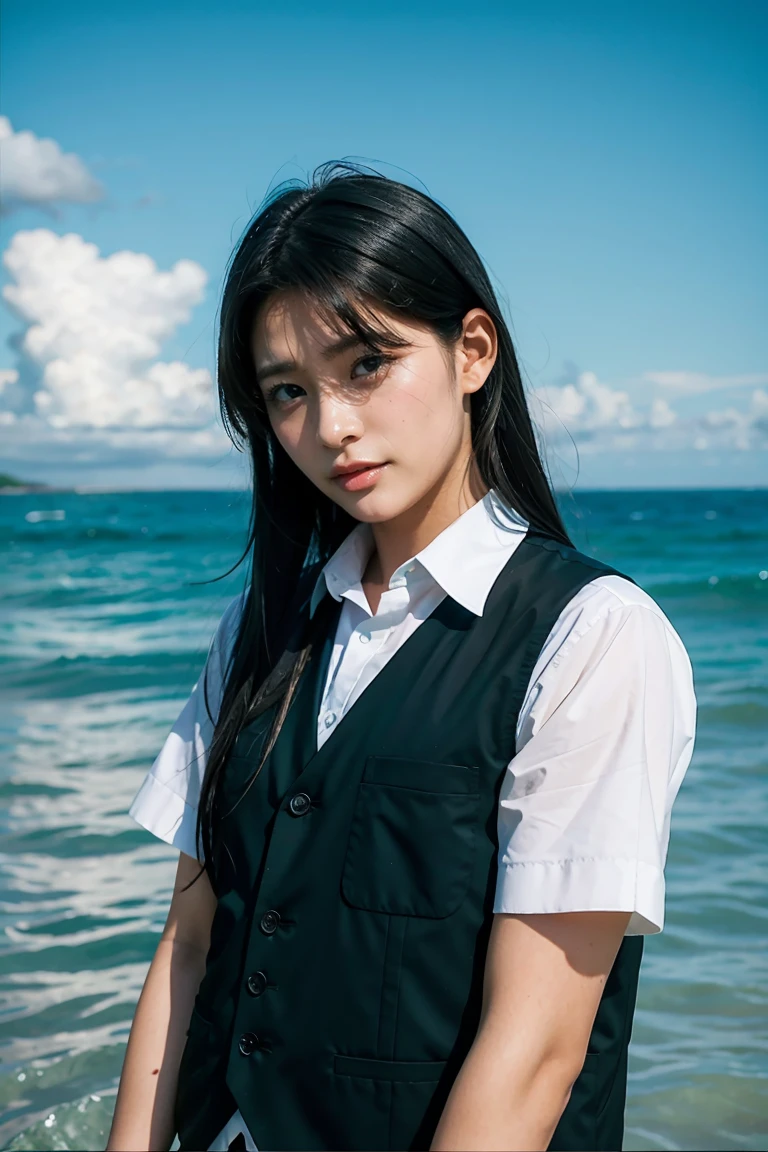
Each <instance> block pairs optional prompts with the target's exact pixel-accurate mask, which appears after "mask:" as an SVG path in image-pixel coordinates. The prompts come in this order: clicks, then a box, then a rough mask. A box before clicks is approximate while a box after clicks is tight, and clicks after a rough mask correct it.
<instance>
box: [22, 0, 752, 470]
mask: <svg viewBox="0 0 768 1152" xmlns="http://www.w3.org/2000/svg"><path fill="white" fill-rule="evenodd" d="M1 30H2V48H1V49H0V53H1V55H0V64H1V65H2V84H1V86H0V99H1V102H2V108H1V111H2V115H3V116H5V117H7V121H8V122H9V124H8V130H9V131H10V132H11V133H12V136H11V138H10V139H11V145H10V146H9V144H8V139H6V140H5V141H3V145H4V146H5V148H8V152H7V155H8V157H9V160H8V161H7V162H5V163H4V165H3V167H4V170H6V171H8V172H10V175H9V176H7V177H6V179H7V181H15V183H13V184H12V186H11V185H10V184H9V188H10V191H9V188H6V198H5V199H6V210H5V213H4V215H3V216H2V218H1V219H0V226H1V227H2V238H1V242H0V247H2V249H3V252H4V256H5V268H4V271H3V276H2V284H3V286H4V290H5V293H6V296H5V306H4V307H3V308H2V309H0V312H2V315H1V316H0V382H3V384H4V386H3V388H2V391H0V455H1V456H2V464H0V467H2V468H3V469H5V470H8V471H11V472H13V473H16V474H18V475H21V476H25V477H28V478H30V479H43V480H47V481H49V482H52V483H58V484H76V485H105V486H107V485H118V486H127V487H134V486H139V487H148V486H154V485H157V486H163V485H166V484H167V485H171V486H205V487H208V486H211V487H219V486H227V485H229V484H231V483H236V482H238V479H239V480H242V478H243V476H244V475H245V473H244V470H243V468H244V465H243V462H242V458H241V457H240V456H238V454H237V453H236V452H235V451H234V449H233V448H232V447H231V446H230V444H229V441H228V440H227V439H226V437H225V436H224V433H223V432H222V431H221V430H220V428H219V427H218V425H216V424H215V423H211V421H212V420H215V417H213V416H212V415H211V411H212V410H210V411H209V409H210V397H211V396H212V390H213V386H212V384H211V383H210V378H209V375H208V374H209V373H211V372H212V370H213V366H214V339H215V322H216V309H217V304H218V298H219V293H220V288H221V283H222V275H223V271H224V267H225V264H226V260H227V258H228V255H229V253H230V250H231V247H232V244H233V243H234V241H235V240H236V238H237V236H238V235H239V233H240V232H241V230H242V229H243V228H244V226H245V224H246V223H247V220H248V218H249V216H250V215H251V213H252V212H253V211H254V210H255V209H256V208H257V207H258V205H259V203H260V201H261V200H262V198H263V196H264V195H265V193H266V192H267V191H268V190H269V189H270V188H271V187H274V185H275V184H277V183H279V182H280V181H282V180H285V179H288V178H291V177H306V176H307V175H308V174H309V173H311V171H312V169H313V168H314V167H315V166H316V165H317V164H319V163H321V162H323V161H325V160H329V159H339V158H342V157H353V158H355V159H359V160H362V161H364V162H366V163H369V164H372V165H374V166H375V167H377V168H378V169H379V170H380V171H382V172H384V173H386V174H387V175H392V176H395V177H397V178H399V179H404V180H406V182H409V183H414V184H416V185H417V186H419V187H422V188H424V189H425V190H426V191H427V192H429V193H430V194H431V195H432V196H434V197H435V198H436V199H438V200H439V201H440V202H441V203H442V204H444V205H445V206H446V207H447V208H448V209H449V210H450V211H451V212H452V213H453V215H454V216H455V217H456V218H457V219H458V221H459V223H460V224H461V225H462V227H463V228H464V230H465V231H466V232H467V234H468V235H469V237H470V239H471V240H472V241H473V243H474V244H475V245H476V247H477V248H478V251H479V252H480V254H481V256H482V257H483V258H484V260H485V262H486V264H487V266H488V267H489V269H490V271H491V274H492V276H493V279H494V281H495V283H496V285H497V286H498V287H499V288H500V291H501V293H502V296H503V298H504V299H505V301H506V308H507V315H508V317H509V318H510V319H511V322H512V332H513V338H514V339H515V340H516V344H517V349H518V353H519V356H520V359H521V364H522V367H523V370H524V375H525V377H526V383H527V385H528V387H529V390H530V392H531V395H532V405H533V409H534V417H535V418H536V419H537V423H538V424H539V426H540V427H541V429H542V435H543V437H544V438H545V441H546V444H547V450H548V454H549V459H550V468H551V472H552V475H553V478H554V480H555V482H556V483H557V484H558V486H572V485H574V484H575V485H576V486H577V487H655V486H682V487H697V486H702V487H717V486H720V485H725V486H734V485H736V486H751V485H761V486H762V485H765V484H766V483H768V334H767V332H766V324H765V315H766V304H767V303H768V291H767V288H768V232H767V230H766V223H765V211H764V206H765V204H766V203H768V155H767V154H766V149H765V143H764V142H765V132H766V120H767V119H768V118H767V117H766V111H767V110H768V78H767V76H766V69H765V64H764V61H765V52H766V47H768V7H767V6H766V5H765V4H764V3H762V2H746V0H741V2H735V3H733V2H732V3H728V4H726V3H712V2H711V0H695V2H687V0H686V2H683V0H678V2H676V0H665V2H664V3H658V2H656V0H646V2H644V3H638V4H634V3H631V2H622V3H597V2H580V0H572V2H570V3H560V2H555V0H536V2H527V0H526V2H515V0H507V2H506V3H503V4H492V3H483V2H482V0H478V2H476V3H473V4H471V5H467V4H466V3H462V4H459V3H454V2H453V0H451V2H448V3H445V2H444V3H440V4H439V5H438V4H427V3H421V4H420V3H410V4H405V3H400V2H396V3H388V4H387V5H386V6H385V7H384V8H382V9H381V10H379V9H378V8H376V7H374V6H363V5H360V4H351V3H347V4H342V3H335V4H334V3H314V4H312V5H304V4H302V3H292V4H291V5H290V6H287V5H276V4H272V5H268V4H265V3H261V2H259V0H256V2H250V3H242V2H237V3H235V2H232V0H220V2H219V3H217V4H214V3H213V2H212V0H209V2H208V3H200V2H196V0H186V2H185V3H170V2H163V0H154V2H152V3H145V2H144V0H132V3H130V4H128V3H124V2H123V0H110V3H109V4H105V3H103V0H101V2H99V3H91V2H81V3H74V2H73V3H68V2H66V0H55V2H40V0H4V3H3V6H2V29H1ZM25 133H32V134H33V138H30V137H26V136H24V135H23V134H25ZM42 140H52V141H55V147H56V148H58V149H60V151H61V153H63V154H65V159H64V160H62V161H61V173H59V176H60V179H59V184H58V186H57V187H58V192H57V191H56V188H53V189H51V188H50V187H49V188H48V190H47V191H46V189H45V188H42V190H41V187H42V186H41V185H40V183H39V181H38V184H34V180H33V178H32V177H33V175H34V173H32V174H31V172H32V167H34V165H35V164H36V163H38V166H39V156H38V157H37V159H36V152H35V150H36V149H38V150H39V148H40V143H39V142H40V141H42ZM14 141H15V143H14ZM5 148H4V150H5ZM12 149H13V151H12ZM71 154H74V156H73V157H72V159H71V160H67V159H66V156H70V155H71ZM40 155H42V153H40ZM47 155H48V158H49V160H50V153H48V154H47ZM57 162H58V161H57ZM25 165H27V167H26V168H25V167H24V166H25ZM73 165H74V166H75V168H76V171H75V168H73ZM77 165H79V167H77ZM67 166H68V167H67ZM11 169H12V171H11ZM62 173H63V175H62ZM73 173H74V175H73ZM38 176H39V172H38ZM65 176H66V177H67V179H68V180H69V184H67V183H66V180H65ZM62 181H63V182H62ZM78 181H79V183H78ZM67 188H69V191H68V192H67ZM73 189H74V190H73ZM67 196H69V199H67ZM78 200H79V201H81V202H77V201H78ZM761 209H762V211H761ZM65 236H66V237H68V239H67V241H66V243H65V242H64V240H63V238H64V237H65ZM94 245H95V246H96V248H93V247H92V246H94ZM118 252H126V253H133V254H135V255H134V257H133V260H132V261H131V260H130V259H129V260H128V262H127V263H126V262H125V261H124V262H123V265H121V267H124V268H130V269H131V270H132V271H131V272H130V275H131V276H133V277H134V280H136V281H137V282H138V281H140V282H141V284H140V288H136V295H135V297H132V298H131V300H129V302H128V303H125V302H124V301H122V300H121V299H118V298H117V297H115V294H114V293H115V288H114V285H115V283H116V278H117V279H119V275H118V269H117V267H116V265H115V263H114V261H113V262H110V260H109V258H110V257H111V256H113V254H115V253H118ZM147 258H149V260H151V261H153V262H154V265H152V264H150V263H149V261H148V259H147ZM180 261H181V262H182V263H181V264H179V263H178V262H180ZM76 268H80V269H83V268H86V271H87V275H86V274H85V273H83V274H82V275H83V277H84V279H83V278H81V280H78V288H77V292H78V293H80V296H77V297H76V299H75V303H72V295H73V294H72V293H71V292H70V290H69V284H70V283H71V277H72V275H73V270H74V269H76ZM173 269H175V271H171V270H173ZM163 273H170V279H169V277H167V276H166V278H165V279H163V278H162V275H161V274H163ZM142 278H143V279H142ZM81 297H82V299H81ZM80 299H81V303H80V304H78V305H77V308H76V307H75V304H77V300H80ZM78 308H79V311H78V310H77V309H78ZM163 308H165V309H166V311H165V312H163V314H162V316H160V313H159V312H158V309H159V310H160V311H162V309H163ZM73 309H75V313H76V314H74V313H73ZM149 312H151V313H152V317H151V318H148V313H149ZM158 317H159V319H158ZM121 324H122V325H123V326H124V327H127V328H130V329H131V330H132V331H133V332H134V335H136V341H137V347H136V348H135V349H134V350H133V352H131V353H130V354H117V353H115V351H114V348H115V346H116V343H119V341H116V338H115V332H116V331H117V330H118V329H119V327H120V325H121ZM153 324H154V327H153ZM142 325H144V326H145V327H142ZM62 333H63V334H62ZM139 337H140V338H141V339H139ZM141 341H145V342H146V341H148V343H147V344H146V349H145V352H143V353H141V352H140V351H139V350H137V349H138V345H139V344H140V343H141ZM141 346H142V347H144V344H142V345H141ZM121 355H122V359H121ZM35 396H37V399H35ZM105 409H109V410H110V412H111V413H112V415H111V417H110V419H111V420H112V421H113V423H109V424H105V423H104V418H103V417H101V418H100V417H99V416H98V413H99V412H100V411H104V410H105ZM190 413H192V414H193V419H192V423H191V424H190ZM94 414H96V415H94Z"/></svg>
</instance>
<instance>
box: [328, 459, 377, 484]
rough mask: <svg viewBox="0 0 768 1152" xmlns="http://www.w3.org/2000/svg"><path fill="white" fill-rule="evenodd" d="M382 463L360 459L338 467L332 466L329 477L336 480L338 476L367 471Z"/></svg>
mask: <svg viewBox="0 0 768 1152" xmlns="http://www.w3.org/2000/svg"><path fill="white" fill-rule="evenodd" d="M381 467H382V465H381V464H379V463H377V462H376V461H375V460H360V461H357V462H356V463H354V464H343V465H341V466H339V467H338V468H334V469H333V471H332V472H331V479H332V480H337V479H338V478H339V477H340V476H352V475H354V474H355V473H356V472H367V471H368V470H369V469H371V468H381Z"/></svg>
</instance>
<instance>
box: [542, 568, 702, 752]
mask: <svg viewBox="0 0 768 1152" xmlns="http://www.w3.org/2000/svg"><path fill="white" fill-rule="evenodd" d="M577 684H578V685H580V690H579V692H580V695H581V696H585V695H586V697H587V698H590V697H591V696H594V699H595V701H596V702H598V701H601V700H604V698H605V693H606V689H607V687H608V686H609V685H610V687H611V691H614V692H615V691H620V692H621V693H623V694H624V695H628V694H631V693H633V692H634V691H635V690H636V689H637V690H642V694H643V695H644V696H647V694H648V693H647V691H646V686H647V685H661V684H666V685H667V686H668V687H669V689H670V695H671V696H672V697H674V699H675V701H676V707H678V708H680V709H683V710H687V711H690V710H691V709H693V708H694V707H695V704H694V700H695V697H694V685H693V669H692V666H691V661H690V657H689V655H688V652H687V650H686V647H685V645H684V643H683V641H682V639H681V637H680V636H679V634H678V632H677V631H676V629H675V628H674V626H673V625H672V623H671V622H670V620H669V618H668V617H667V615H666V613H665V612H664V611H663V609H662V608H661V607H660V605H659V604H658V603H657V602H656V601H655V600H654V598H653V597H652V596H651V595H650V593H648V592H646V591H645V590H644V589H643V588H641V587H640V586H639V585H637V584H635V583H633V582H632V581H631V580H628V579H626V578H625V577H623V576H620V575H614V574H608V575H600V576H597V577H596V578H595V579H593V580H591V581H590V582H589V583H587V584H585V585H584V586H583V587H582V588H580V589H579V590H578V591H577V592H576V593H575V594H574V595H573V596H572V597H571V598H570V600H569V601H568V603H567V604H566V605H565V606H564V608H563V609H562V611H561V612H560V614H559V616H558V618H557V620H556V621H555V624H554V626H553V627H552V629H551V631H550V633H549V635H548V636H547V639H546V641H545V642H544V645H543V646H542V648H541V650H540V652H539V654H538V658H537V660H536V663H535V665H534V668H533V672H532V674H531V677H530V680H529V683H528V689H527V692H526V698H525V702H524V705H523V708H522V710H521V716H520V729H521V730H522V727H523V726H524V724H525V722H526V720H528V719H529V718H530V717H529V713H530V711H531V709H533V711H538V712H539V713H541V712H542V710H543V709H546V710H549V709H551V708H554V707H556V706H557V704H558V703H560V702H562V701H564V700H565V699H566V698H568V697H569V696H570V695H571V693H573V691H574V689H575V687H576V685H577Z"/></svg>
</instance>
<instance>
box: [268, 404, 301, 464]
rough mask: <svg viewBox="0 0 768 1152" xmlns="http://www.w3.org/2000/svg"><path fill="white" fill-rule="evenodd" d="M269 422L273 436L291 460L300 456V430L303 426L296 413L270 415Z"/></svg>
mask: <svg viewBox="0 0 768 1152" xmlns="http://www.w3.org/2000/svg"><path fill="white" fill-rule="evenodd" d="M270 423H271V425H272V431H273V432H274V434H275V438H276V439H277V441H278V442H279V444H280V445H281V447H282V448H284V449H285V451H286V452H287V453H288V455H289V456H290V457H291V459H292V460H298V459H299V457H300V456H301V442H302V435H301V430H302V426H303V421H301V420H300V419H299V418H298V413H292V414H288V415H286V416H282V417H281V416H277V417H272V419H271V421H270Z"/></svg>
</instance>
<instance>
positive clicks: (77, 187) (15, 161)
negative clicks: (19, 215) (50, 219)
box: [0, 116, 104, 211]
mask: <svg viewBox="0 0 768 1152" xmlns="http://www.w3.org/2000/svg"><path fill="white" fill-rule="evenodd" d="M0 155H1V156H2V165H0V202H1V203H2V206H3V209H4V210H5V211H10V210H11V209H12V208H14V207H17V206H19V205H22V204H27V205H36V206H37V207H50V206H51V205H53V204H55V203H60V202H69V203H74V204H89V203H92V202H93V201H95V200H101V199H103V197H104V189H103V187H102V185H101V184H100V183H99V182H98V180H95V179H94V177H93V176H92V175H91V174H90V172H89V171H88V169H87V168H86V166H85V164H84V163H83V161H82V160H81V159H80V157H79V156H76V155H75V153H74V152H62V150H61V148H60V147H59V145H58V144H57V143H56V141H55V140H51V139H47V138H40V137H38V136H35V134H34V132H26V131H23V132H14V130H13V127H12V125H11V122H10V120H9V119H8V117H7V116H0Z"/></svg>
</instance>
